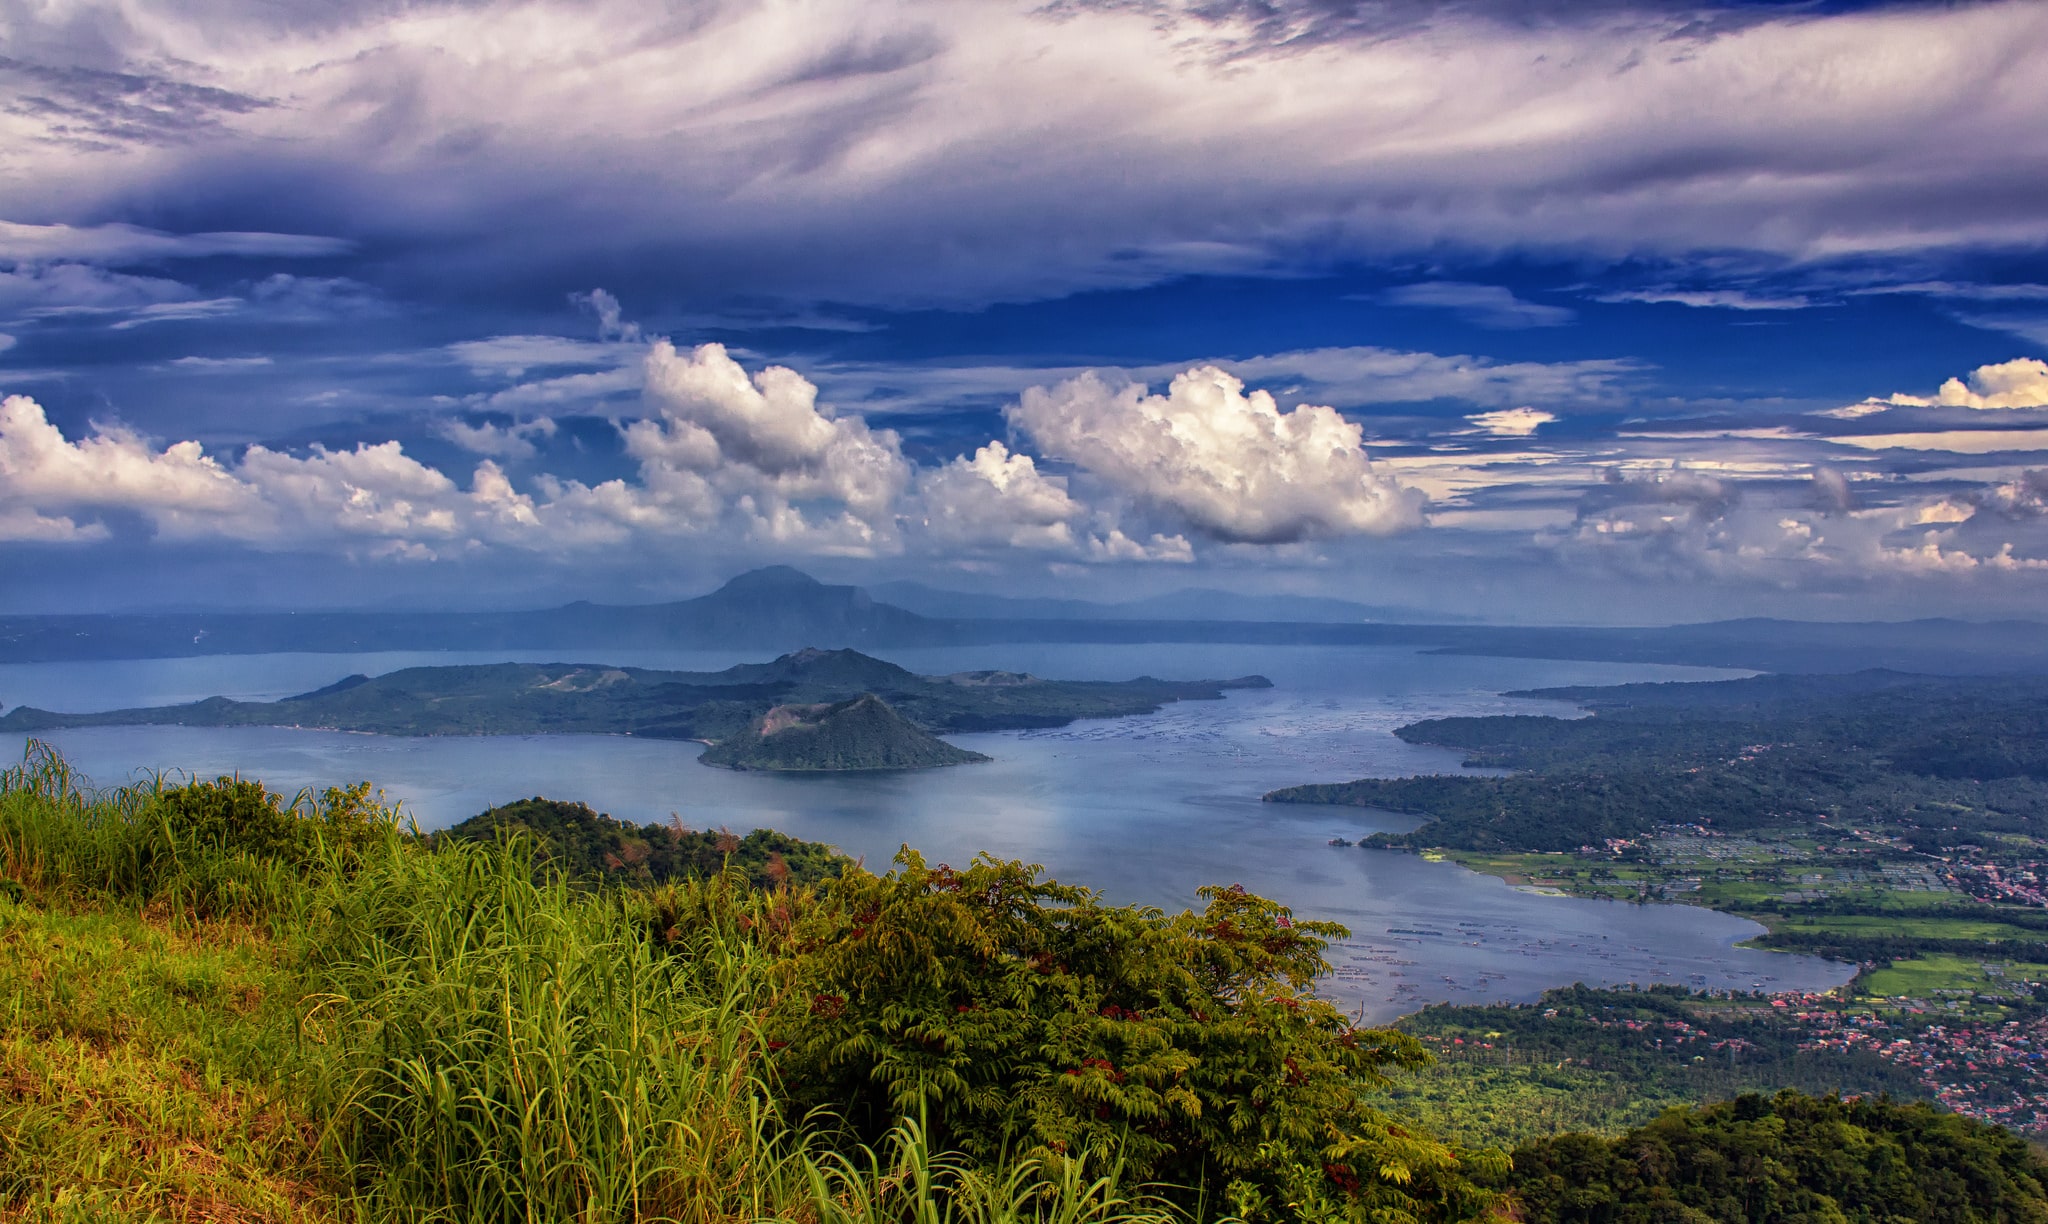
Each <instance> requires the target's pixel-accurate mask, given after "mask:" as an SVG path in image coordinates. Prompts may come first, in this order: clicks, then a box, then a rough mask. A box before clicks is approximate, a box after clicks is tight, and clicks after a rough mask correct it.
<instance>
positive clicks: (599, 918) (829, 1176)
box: [0, 746, 1167, 1224]
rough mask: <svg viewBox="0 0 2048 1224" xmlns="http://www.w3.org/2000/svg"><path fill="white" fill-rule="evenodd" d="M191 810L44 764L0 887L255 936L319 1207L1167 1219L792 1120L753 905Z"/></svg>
mask: <svg viewBox="0 0 2048 1224" xmlns="http://www.w3.org/2000/svg"><path fill="white" fill-rule="evenodd" d="M175 789H176V788H172V787H168V786H166V785H165V784H164V783H163V782H162V781H161V780H150V781H148V782H145V783H143V784H140V785H137V786H133V787H127V788H122V789H117V790H108V791H95V790H93V789H91V788H90V787H89V786H88V785H87V784H86V783H85V781H84V780H83V779H81V778H79V777H78V776H77V775H76V774H75V773H73V771H72V770H71V769H70V767H69V766H68V765H67V764H66V763H65V762H64V761H63V759H62V758H61V757H60V756H59V755H57V754H56V753H54V752H52V751H49V750H47V749H44V748H41V747H40V746H32V747H31V749H30V752H29V753H28V755H27V756H26V757H25V759H24V761H23V763H22V764H21V765H19V766H16V767H14V768H11V769H8V770H6V771H4V772H0V887H4V886H5V885H6V884H9V883H11V884H12V885H13V886H15V887H16V888H17V889H19V890H22V891H25V892H26V893H28V894H30V895H31V897H32V899H36V900H39V901H40V902H41V903H42V904H43V905H44V906H45V907H46V908H71V909H77V910H88V909H91V908H92V907H95V906H99V907H110V908H112V909H117V910H124V911H126V912H128V913H130V914H141V915H144V916H146V917H150V918H151V919H152V920H155V921H161V922H164V923H168V924H170V925H173V926H179V925H182V926H186V927H190V926H193V925H195V924H196V925H204V924H207V923H219V922H221V921H224V920H226V921H232V922H237V923H240V924H242V926H243V927H248V926H249V925H250V924H251V923H254V924H256V927H257V928H258V929H261V930H263V931H264V932H266V938H267V940H268V943H269V946H270V947H271V948H272V955H273V956H274V957H275V958H276V959H277V961H278V962H279V967H280V972H282V973H284V974H285V975H286V977H287V978H288V979H289V980H290V981H291V982H293V983H295V990H296V993H297V995H298V998H297V1000H296V1040H295V1041H294V1042H293V1043H291V1044H292V1053H291V1055H290V1062H291V1065H289V1066H286V1067H281V1068H277V1069H276V1079H277V1080H278V1081H279V1082H281V1083H286V1084H289V1085H290V1088H291V1091H292V1092H293V1093H294V1094H295V1097H296V1099H297V1100H298V1101H299V1102H300V1104H301V1106H302V1108H303V1109H304V1111H305V1115H306V1117H307V1118H308V1119H309V1120H310V1121H311V1123H312V1125H311V1127H310V1132H311V1133H310V1137H309V1142H310V1144H311V1145H312V1147H313V1149H314V1151H315V1153H316V1155H317V1164H318V1166H319V1167H320V1168H321V1169H323V1170H325V1174H324V1178H325V1181H326V1184H327V1186H328V1188H329V1189H328V1193H329V1194H331V1195H332V1199H331V1201H330V1202H328V1203H327V1205H326V1206H325V1207H324V1208H322V1214H328V1213H331V1214H332V1215H334V1216H335V1217H337V1218H343V1219H355V1220H359V1221H405V1222H408V1224H413V1222H417V1224H427V1222H433V1224H443V1222H446V1224H485V1222H489V1224H556V1222H561V1221H589V1222H592V1224H596V1222H600V1221H603V1222H611V1221H620V1222H625V1221H688V1222H697V1221H704V1222H710V1221H747V1220H765V1219H789V1220H796V1221H801V1222H803V1224H882V1222H883V1221H888V1222H891V1224H896V1222H901V1224H999V1222H1000V1224H1009V1222H1011V1221H1018V1222H1021V1221H1036V1222H1043V1224H1055V1222H1057V1224H1138V1222H1141V1221H1156V1222H1159V1224H1164V1221H1165V1220H1166V1218H1167V1216H1166V1214H1165V1209H1164V1208H1154V1207H1147V1206H1144V1205H1142V1204H1136V1203H1134V1202H1133V1201H1132V1200H1131V1196H1130V1195H1129V1194H1128V1193H1127V1192H1126V1191H1124V1190H1123V1189H1122V1188H1121V1187H1120V1185H1119V1180H1120V1179H1119V1177H1118V1176H1117V1174H1116V1172H1115V1171H1114V1170H1113V1169H1112V1170H1109V1171H1107V1172H1106V1173H1100V1174H1094V1175H1084V1174H1083V1172H1082V1169H1081V1167H1080V1165H1079V1163H1078V1162H1068V1165H1067V1167H1065V1168H1063V1169H1062V1170H1060V1171H1059V1172H1058V1173H1057V1174H1056V1175H1046V1174H1044V1173H1043V1172H1042V1171H1041V1170H1040V1169H1039V1168H1038V1167H1037V1166H1036V1165H1034V1164H1031V1163H1028V1162H1008V1163H1002V1164H1000V1165H999V1166H998V1167H995V1168H985V1167H977V1166H975V1165H972V1164H970V1163H968V1162H966V1161H965V1160H964V1159H962V1158H960V1157H957V1156H953V1155H949V1154H945V1153H934V1152H931V1151H930V1150H929V1147H928V1145H927V1143H926V1141H925V1138H924V1135H923V1132H922V1131H921V1130H920V1129H919V1128H918V1127H916V1126H914V1125H912V1124H908V1123H906V1124H905V1125H904V1126H902V1127H899V1128H898V1129H897V1130H896V1131H895V1132H893V1133H892V1134H891V1135H890V1136H889V1137H888V1138H887V1140H886V1141H885V1142H884V1143H883V1144H882V1146H881V1149H880V1150H879V1151H876V1150H870V1149H867V1148H858V1147H850V1146H849V1147H848V1148H847V1149H846V1150H845V1151H844V1152H842V1151H838V1150H835V1149H834V1147H833V1146H832V1145H833V1142H834V1141H835V1140H837V1139H838V1137H839V1136H840V1134H841V1132H840V1131H839V1130H837V1129H836V1128H833V1127H831V1126H829V1125H826V1124H825V1122H824V1121H823V1120H817V1119H812V1120H809V1122H810V1125H803V1124H799V1120H792V1119H789V1118H787V1117H785V1116H783V1114H782V1111H781V1110H780V1108H779V1107H778V1103H777V1093H776V1089H775V1084H774V1079H773V1075H772V1071H771V1068H770V1061H769V1057H768V1051H767V1049H766V1046H765V1042H764V1040H763V1038H762V1035H761V1032H760V1028H759V1025H758V1022H757V1018H758V1017H759V1016H760V1015H762V1014H763V1013H764V1012H765V1011H766V1010H767V1009H768V1008H769V1006H770V1005H771V1003H772V997H771V992H772V990H773V989H774V981H775V975H774V973H773V972H772V969H773V966H772V963H771V962H770V960H769V954H768V953H766V952H764V951H762V950H761V948H760V946H759V945H758V943H757V942H756V941H754V940H752V939H750V938H748V937H747V936H746V933H745V931H744V930H743V920H751V919H753V918H755V917H757V916H758V915H759V913H760V912H761V906H762V905H763V902H762V901H761V900H760V899H759V898H758V897H755V896H750V895H749V894H747V892H746V890H745V889H744V887H743V885H742V884H740V883H739V882H738V881H736V880H732V879H721V880H712V881H708V882H702V883H695V884H689V885H683V886H679V887H678V888H677V889H676V890H673V891H671V892H669V893H668V894H666V895H664V896H662V897H660V898H654V897H650V896H647V895H642V894H631V893H619V892H591V891H588V890H584V889H579V888H572V887H571V886H569V885H568V884H566V883H564V882H561V881H560V880H549V879H546V878H542V877H538V876H537V874H536V872H535V871H534V862H533V857H532V853H531V848H530V847H526V846H522V845H520V844H518V843H516V842H507V843H503V844H498V845H476V844H464V843H455V844H442V845H433V846H430V845H428V844H427V843H426V842H425V841H423V840H421V839H417V838H414V837H411V836H408V835H407V834H406V833H405V832H404V831H402V830H401V829H400V828H399V823H398V821H397V819H396V817H395V814H393V813H389V812H382V813H381V814H379V815H377V818H376V819H371V820H367V821H366V819H365V815H364V807H363V802H362V800H363V796H364V794H365V791H364V790H363V789H361V788H357V789H354V790H350V791H329V792H327V793H326V795H325V796H323V797H320V798H317V799H316V798H312V797H309V796H304V795H302V796H300V797H299V798H298V799H296V800H294V801H293V802H291V803H290V804H288V805H277V810H278V811H280V812H282V813H284V814H286V815H287V816H288V817H289V819H290V820H291V821H294V822H300V823H296V824H292V825H290V826H289V827H288V828H287V830H286V831H287V833H289V834H290V836H286V837H282V838H281V837H279V836H277V835H276V830H275V829H271V830H270V831H269V832H267V833H266V834H265V835H264V836H263V837H253V836H252V837H249V838H238V837H236V836H234V835H233V830H232V829H231V830H229V832H228V834H226V835H222V834H221V833H220V832H219V831H218V830H217V829H216V830H215V831H214V832H212V833H208V834H206V835H204V836H200V835H197V834H195V833H194V829H195V828H197V827H198V826H195V825H194V824H193V823H192V822H191V821H190V820H184V823H182V824H181V823H180V821H181V819H182V818H180V817H179V816H178V815H177V812H178V805H177V802H176V801H174V799H173V792H174V790H175ZM259 815H260V814H259ZM263 819H265V820H268V819H270V818H269V817H264V818H263ZM301 834H303V836H301ZM279 846H286V847H288V848H289V852H288V853H287V852H284V851H280V850H279V849H278V847H279ZM787 900H788V899H787V898H784V902H785V903H786V902H787ZM678 915H682V916H684V917H683V918H682V919H681V920H680V921H678ZM12 1159H13V1158H12V1157H11V1156H10V1155H9V1154H8V1153H6V1152H0V1218H6V1217H7V1216H9V1215H10V1213H11V1212H12V1211H13V1210H15V1209H18V1208H21V1207H23V1206H26V1205H27V1204H28V1203H30V1202H33V1201H36V1196H37V1195H41V1194H44V1193H45V1192H46V1191H47V1190H48V1189H49V1187H47V1186H42V1185H41V1183H40V1182H39V1181H38V1177H37V1174H36V1173H35V1171H34V1170H31V1169H26V1168H17V1167H14V1165H13V1164H11V1163H10V1161H11V1160H12ZM9 1196H11V1197H12V1200H13V1201H12V1202H9V1201H5V1200H6V1198H7V1197H9Z"/></svg>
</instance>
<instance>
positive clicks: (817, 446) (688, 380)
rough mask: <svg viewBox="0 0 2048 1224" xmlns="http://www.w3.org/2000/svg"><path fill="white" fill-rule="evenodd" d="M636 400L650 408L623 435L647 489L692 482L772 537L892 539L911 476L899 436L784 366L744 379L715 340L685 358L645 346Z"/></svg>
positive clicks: (851, 545) (844, 542) (873, 544)
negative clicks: (842, 408)
mask: <svg viewBox="0 0 2048 1224" xmlns="http://www.w3.org/2000/svg"><path fill="white" fill-rule="evenodd" d="M642 375H643V380H644V387H645V390H644V396H645V399H646V402H647V405H648V406H649V407H650V408H652V409H654V410H655V413H656V415H655V416H654V417H651V418H649V419H646V420H642V421H636V422H634V423H633V424H631V425H629V426H627V428H626V431H625V436H626V450H627V453H629V454H631V455H632V456H633V457H634V458H636V459H638V460H639V461H640V464H641V476H642V480H643V482H644V483H645V484H646V485H647V486H648V487H649V488H650V489H674V490H677V491H679V492H681V491H686V496H687V498H688V499H689V500H692V501H696V500H701V497H702V494H701V493H700V492H699V491H698V489H699V486H700V485H702V486H704V487H705V488H708V489H711V490H715V491H716V492H717V493H718V494H720V495H722V496H724V497H728V498H730V499H732V502H733V505H734V507H735V509H736V510H738V511H739V512H740V514H741V515H742V516H743V517H744V518H745V519H746V520H747V523H748V528H749V530H750V531H751V532H752V533H753V534H756V535H759V536H763V537H765V538H768V539H772V540H774V541H776V542H778V543H796V542H800V541H803V540H806V539H811V538H813V537H821V538H823V539H827V540H832V541H836V542H837V543H838V544H839V545H840V546H842V547H845V548H848V549H855V550H866V549H873V548H879V547H886V546H888V545H889V544H891V543H892V542H893V536H894V529H895V524H894V519H893V506H894V503H895V501H896V498H897V497H898V496H899V495H900V494H901V493H902V492H903V490H904V488H905V486H906V485H907V484H908V482H909V479H910V465H909V463H908V462H907V461H906V460H905V459H904V457H903V452H902V448H901V444H900V442H899V440H898V439H897V436H896V435H895V434H894V433H893V432H890V431H888V430H879V431H876V430H870V429H869V428H868V426H867V422H866V421H865V420H863V419H862V418H860V417H858V416H846V417H841V416H838V415H837V414H836V413H835V412H833V411H832V410H831V409H830V407H829V406H822V405H820V404H819V403H818V388H817V386H816V385H815V384H814V383H812V382H811V381H810V380H809V379H807V378H805V377H804V376H803V375H801V374H798V373H797V372H796V371H795V370H791V369H789V368H787V367H784V366H768V367H766V368H765V369H763V370H762V371H761V372H760V373H758V374H754V375H749V374H748V373H747V372H746V370H745V369H744V368H743V367H741V365H740V364H739V363H738V362H737V361H734V360H733V359H732V357H731V356H730V355H729V354H727V352H726V350H725V347H724V346H723V345H719V344H703V345H699V346H697V347H696V348H695V349H693V350H692V351H691V352H689V353H688V354H684V353H681V352H678V351H677V349H676V348H675V346H674V345H673V344H671V343H670V342H668V341H667V340H657V341H655V342H654V343H653V344H652V345H650V346H649V347H648V350H647V356H646V358H645V361H644V362H643V365H642Z"/></svg>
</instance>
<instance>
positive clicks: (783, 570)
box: [713, 565, 825, 595]
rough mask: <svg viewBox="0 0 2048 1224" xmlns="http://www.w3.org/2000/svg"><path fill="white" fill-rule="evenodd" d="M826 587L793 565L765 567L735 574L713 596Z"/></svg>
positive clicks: (808, 589)
mask: <svg viewBox="0 0 2048 1224" xmlns="http://www.w3.org/2000/svg"><path fill="white" fill-rule="evenodd" d="M824 585H825V584H824V583H822V582H819V581H818V580H817V579H816V578H813V577H811V576H810V575H809V574H806V573H804V572H803V571H802V570H800V569H797V568H796V567H795V566H793V565H764V566H762V567H761V568H760V569H751V570H748V571H747V572H746V573H744V574H735V575H734V576H733V577H732V578H730V579H728V580H727V581H726V584H725V585H724V586H722V587H719V588H718V590H716V591H714V592H713V594H715V595H725V594H750V595H751V594H763V593H768V592H774V591H810V590H815V589H817V588H818V587H822V586H824Z"/></svg>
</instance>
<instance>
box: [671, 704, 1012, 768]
mask: <svg viewBox="0 0 2048 1224" xmlns="http://www.w3.org/2000/svg"><path fill="white" fill-rule="evenodd" d="M700 759H701V760H702V761H703V762H704V764H706V765H722V766H724V767H726V768H727V769H763V770H771V771H776V772H781V773H814V772H821V771H828V770H832V771H851V770H881V769H933V768H936V767H938V766H941V765H965V764H968V763H970V762H974V761H986V760H988V759H989V758H987V757H985V756H983V755H982V754H981V753H979V752H969V751H968V750H966V749H965V748H956V747H954V746H953V745H951V744H949V743H947V742H946V741H944V740H942V739H940V738H939V737H937V736H935V735H932V734H930V733H929V732H927V731H925V730H923V729H922V728H920V727H919V726H918V725H917V724H916V723H913V722H911V721H910V720H909V719H907V718H905V717H903V716H902V715H901V714H898V713H897V712H896V711H895V710H894V709H893V708H892V707H891V706H890V705H889V703H888V702H886V701H883V700H882V699H881V698H880V697H877V696H875V695H874V694H873V693H862V694H861V695H860V696H858V697H853V698H850V699H848V700H846V701H835V702H826V703H822V704H815V705H780V706H776V707H775V708H774V709H772V710H770V711H768V713H766V714H764V715H762V716H761V718H760V719H759V720H758V721H756V722H755V723H754V724H753V725H752V726H750V727H748V728H747V729H746V730H744V731H741V732H739V733H738V734H736V735H731V736H728V737H726V738H725V739H723V740H720V741H719V742H718V743H716V744H714V745H712V746H711V747H710V748H708V749H706V750H705V752H704V755H703V757H702V758H700Z"/></svg>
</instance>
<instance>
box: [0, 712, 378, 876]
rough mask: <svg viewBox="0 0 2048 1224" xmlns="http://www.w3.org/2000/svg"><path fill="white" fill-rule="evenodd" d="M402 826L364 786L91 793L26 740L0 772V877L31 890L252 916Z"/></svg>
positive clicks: (158, 781)
mask: <svg viewBox="0 0 2048 1224" xmlns="http://www.w3.org/2000/svg"><path fill="white" fill-rule="evenodd" d="M399 819H400V818H399V814H398V812H397V811H396V810H395V809H392V808H387V807H386V806H384V804H383V803H382V802H381V797H380V796H378V795H376V794H374V793H373V792H372V791H371V789H370V785H369V784H368V783H367V782H363V783H357V784H356V785H354V786H350V787H345V788H344V787H329V788H328V789H327V790H326V791H324V792H323V793H322V794H320V795H318V796H315V795H313V794H312V793H311V792H301V793H300V794H299V795H297V796H296V797H295V798H293V799H291V800H289V801H287V800H285V799H283V798H281V797H280V796H277V795H274V794H271V793H269V792H268V791H265V790H264V789H263V787H262V786H261V785H260V784H258V783H255V782H246V781H242V780H239V779H234V778H220V779H218V780H216V781H212V782H193V783H189V784H187V785H184V786H177V787H172V786H166V785H165V784H164V781H163V779H162V778H153V779H151V780H149V781H148V782H146V783H144V784H142V785H140V786H133V787H124V788H121V789H119V790H115V791H110V792H105V793H101V792H96V791H93V790H91V789H89V788H87V787H85V786H84V785H83V783H82V780H81V779H79V778H78V777H77V776H76V775H75V774H73V773H72V771H71V768H70V766H69V765H67V764H66V763H65V761H64V759H63V758H62V757H61V756H60V755H58V754H57V753H56V752H55V751H53V750H52V749H50V748H49V747H48V746H46V745H43V744H39V743H36V742H35V741H30V743H29V746H28V750H27V753H26V754H25V756H24V758H23V760H22V763H21V764H20V765H17V766H14V767H12V768H10V769H7V770H5V771H0V871H4V873H5V875H6V876H7V877H8V878H10V879H11V880H13V881H14V882H15V883H16V885H17V886H20V887H24V888H28V889H33V890H38V891H41V890H54V891H57V892H60V893H68V894H71V895H81V896H110V895H111V896H122V897H130V898H136V899H140V900H144V901H150V902H160V903H162V904H165V905H168V906H170V907H172V908H173V909H176V910H179V911H183V912H190V913H194V914H201V915H229V914H242V915H257V914H263V913H270V912H276V911H280V910H283V909H286V908H288V906H289V904H290V902H291V899H292V898H294V897H297V896H298V895H299V894H300V892H301V886H302V884H303V882H304V881H305V880H306V879H309V878H312V877H315V876H319V875H321V874H323V873H329V872H340V873H347V872H349V871H353V870H354V869H355V867H356V866H357V865H358V864H359V863H360V862H361V861H362V860H363V858H364V857H365V856H366V855H368V854H370V853H373V852H374V851H375V850H376V849H378V848H380V847H386V846H389V845H391V844H393V843H395V842H397V841H399V840H401V839H402V838H403V836H404V834H402V833H401V832H400V830H399Z"/></svg>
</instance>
